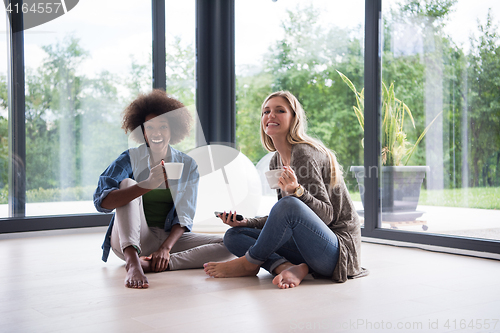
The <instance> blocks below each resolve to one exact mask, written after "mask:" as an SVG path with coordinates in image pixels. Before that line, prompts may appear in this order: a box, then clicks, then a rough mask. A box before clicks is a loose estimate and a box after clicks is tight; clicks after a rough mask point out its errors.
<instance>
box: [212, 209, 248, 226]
mask: <svg viewBox="0 0 500 333" xmlns="http://www.w3.org/2000/svg"><path fill="white" fill-rule="evenodd" d="M236 215H237V214H236V212H234V213H231V212H229V213H227V214H226V212H224V213H223V214H219V215H218V216H219V218H220V219H221V220H222V222H224V223H225V224H227V225H228V226H230V227H246V226H247V222H248V219H246V218H245V219H243V220H241V221H237V220H236Z"/></svg>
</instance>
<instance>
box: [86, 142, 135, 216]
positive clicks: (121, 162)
mask: <svg viewBox="0 0 500 333" xmlns="http://www.w3.org/2000/svg"><path fill="white" fill-rule="evenodd" d="M125 178H132V179H133V173H132V167H131V164H130V156H129V154H128V151H125V152H123V153H122V154H121V155H120V156H119V157H118V158H117V159H116V160H115V161H113V163H111V164H110V165H109V166H108V167H107V168H106V170H104V172H103V173H102V174H101V175H100V176H99V182H98V184H97V188H96V190H95V192H94V206H95V208H96V209H97V211H98V212H101V213H111V212H112V211H113V210H112V209H106V208H103V207H102V201H103V200H104V198H106V196H107V195H108V194H109V193H110V192H112V191H114V190H118V189H119V188H120V183H121V181H122V180H124V179H125Z"/></svg>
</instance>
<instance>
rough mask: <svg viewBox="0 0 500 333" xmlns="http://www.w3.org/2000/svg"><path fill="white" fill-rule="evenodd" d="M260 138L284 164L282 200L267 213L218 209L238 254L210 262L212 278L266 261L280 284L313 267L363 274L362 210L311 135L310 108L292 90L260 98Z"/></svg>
mask: <svg viewBox="0 0 500 333" xmlns="http://www.w3.org/2000/svg"><path fill="white" fill-rule="evenodd" d="M260 132H261V140H262V144H263V145H264V147H265V148H266V149H267V150H268V151H271V152H275V154H274V156H273V158H272V159H271V162H270V165H269V166H270V169H271V170H273V169H279V168H283V172H282V174H281V177H280V179H279V189H278V190H277V192H278V202H277V203H276V204H275V205H274V206H273V208H272V209H271V212H270V213H269V215H268V216H265V217H261V218H244V219H243V220H242V221H237V220H236V212H229V213H228V214H226V213H225V212H224V214H221V215H219V217H220V218H221V219H222V221H223V222H224V223H226V224H228V225H229V226H231V227H232V228H231V229H229V230H228V231H227V232H226V234H225V236H224V244H225V245H226V247H227V248H228V250H229V251H230V252H231V253H233V254H234V255H236V256H238V258H237V259H234V260H231V261H227V262H219V263H218V262H209V263H207V264H205V265H204V267H205V272H206V274H208V275H210V276H212V277H217V278H219V277H238V276H252V275H256V274H257V273H258V272H259V269H260V267H263V268H264V269H266V270H267V271H269V272H270V273H271V274H274V275H275V277H274V279H273V284H275V285H277V286H278V287H279V288H281V289H287V288H293V287H296V286H298V285H299V284H300V283H301V281H302V280H303V279H304V277H305V276H306V275H307V274H308V273H312V274H313V275H314V276H323V277H329V278H331V279H332V280H333V281H335V282H345V281H346V280H347V279H348V278H355V277H361V276H364V275H366V274H367V273H368V272H367V271H366V270H365V269H364V268H362V267H361V266H360V245H361V231H360V222H359V217H358V215H357V213H356V210H355V209H354V206H353V203H352V201H351V198H350V197H349V193H348V191H347V188H346V186H345V183H344V180H343V178H342V169H341V167H340V166H339V164H338V163H337V159H336V157H335V154H334V153H333V152H332V151H330V150H329V149H327V148H326V147H325V146H324V145H323V144H322V143H321V142H320V141H318V140H315V139H313V138H311V137H309V136H308V135H307V134H306V117H305V112H304V110H303V108H302V106H301V105H300V103H299V101H298V100H297V98H296V97H295V96H293V95H292V94H291V93H290V92H288V91H278V92H275V93H272V94H271V95H269V96H268V97H267V98H266V99H265V100H264V103H263V104H262V116H261V131H260Z"/></svg>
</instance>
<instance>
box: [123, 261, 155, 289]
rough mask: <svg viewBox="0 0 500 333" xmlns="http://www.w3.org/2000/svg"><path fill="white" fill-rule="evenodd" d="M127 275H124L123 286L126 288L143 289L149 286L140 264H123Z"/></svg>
mask: <svg viewBox="0 0 500 333" xmlns="http://www.w3.org/2000/svg"><path fill="white" fill-rule="evenodd" d="M125 269H126V270H127V276H126V277H125V286H126V287H128V288H137V289H143V288H147V287H149V282H148V278H147V277H146V275H144V271H143V270H142V267H141V264H139V263H130V264H129V263H127V264H126V265H125Z"/></svg>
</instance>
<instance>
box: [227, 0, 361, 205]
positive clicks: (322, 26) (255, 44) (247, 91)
mask: <svg viewBox="0 0 500 333" xmlns="http://www.w3.org/2000/svg"><path fill="white" fill-rule="evenodd" d="M235 18H236V19H235V22H236V31H235V36H236V110H237V111H236V112H237V130H236V133H237V144H238V146H239V148H240V149H241V151H242V152H243V153H244V154H246V155H247V156H248V157H249V158H250V159H251V160H252V161H253V162H254V163H256V164H257V165H258V168H259V169H261V170H260V171H264V170H265V169H266V168H267V167H268V164H269V157H270V156H266V157H264V156H265V155H266V153H267V152H266V151H265V150H264V148H263V147H262V145H261V143H260V136H259V126H260V107H261V104H262V102H263V101H264V99H265V97H266V96H267V95H268V94H270V93H271V92H273V91H277V90H289V91H290V92H292V93H293V94H294V95H295V96H296V97H297V98H298V99H299V100H300V102H301V103H302V105H303V106H304V109H305V111H306V114H307V117H308V126H309V127H308V131H309V134H311V135H312V136H314V137H317V138H319V139H321V140H322V141H323V142H324V143H325V144H326V145H327V146H328V147H329V148H330V149H332V150H334V151H335V152H336V153H337V158H338V160H339V162H340V163H341V165H342V166H343V167H344V170H345V171H346V182H347V183H348V186H349V187H350V189H351V191H352V192H353V196H354V198H355V200H356V204H357V205H358V207H359V208H360V209H361V201H360V196H359V193H357V191H358V188H357V186H356V184H355V182H354V181H353V178H351V176H350V174H349V172H348V170H349V168H350V166H353V165H363V148H362V139H363V130H362V128H361V127H360V124H359V123H358V120H357V117H356V114H355V113H354V112H353V108H352V105H353V104H354V103H356V99H355V96H354V94H353V93H352V92H351V90H350V89H349V87H348V86H347V85H346V84H345V83H344V81H343V80H342V78H341V76H340V74H339V73H338V72H341V73H342V74H344V75H346V76H348V77H349V79H350V80H351V81H352V82H353V83H354V84H355V85H356V86H358V87H363V74H364V58H363V53H364V38H363V36H364V1H360V0H357V1H348V2H347V1H277V2H273V1H269V0H261V1H237V2H236V14H235ZM337 71H338V72H337ZM259 161H262V162H261V163H259ZM263 192H264V194H265V196H264V201H266V200H267V201H269V202H268V203H267V204H266V202H264V203H263V209H262V214H267V213H268V210H269V208H270V207H269V206H270V205H272V203H273V202H274V201H275V200H276V194H275V191H272V190H270V189H269V187H268V185H267V183H266V182H265V181H263ZM266 198H267V199H266ZM266 210H267V212H266Z"/></svg>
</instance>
